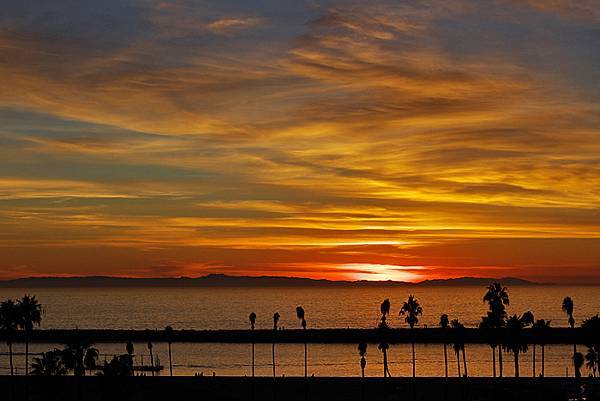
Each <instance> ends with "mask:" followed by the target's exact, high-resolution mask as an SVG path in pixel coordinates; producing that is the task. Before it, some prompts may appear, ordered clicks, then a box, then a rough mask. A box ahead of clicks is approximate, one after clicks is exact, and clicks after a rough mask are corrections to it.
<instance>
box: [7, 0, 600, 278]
mask: <svg viewBox="0 0 600 401" xmlns="http://www.w3.org/2000/svg"><path fill="white" fill-rule="evenodd" d="M0 77H1V84H0V279H4V278H13V277H22V276H32V275H92V274H94V275H95V274H103V275H123V276H179V275H186V276H197V275H203V274H207V273H215V272H219V273H228V274H244V275H246V274H247V275H263V274H266V275H288V276H304V277H318V278H329V279H375V280H379V279H396V280H411V281H414V280H423V279H427V278H439V277H458V276H486V277H488V276H494V277H502V276H517V277H523V278H528V279H533V280H538V281H551V282H573V283H583V282H584V283H590V282H599V283H600V3H599V2H598V1H597V0H579V1H567V0H478V1H462V0H429V1H398V0H395V1H371V2H359V1H317V0H270V1H269V0H265V1H248V0H237V1H233V0H219V1H202V0H196V1H192V0H178V1H159V0H156V1H155V0H144V1H142V0H140V1H129V2H127V1H116V0H103V1H95V0H70V1H67V0H60V1H59V0H56V1H47V0H37V1H33V0H32V1H22V0H4V1H3V2H2V12H1V13H0Z"/></svg>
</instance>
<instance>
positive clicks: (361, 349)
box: [358, 341, 367, 401]
mask: <svg viewBox="0 0 600 401" xmlns="http://www.w3.org/2000/svg"><path fill="white" fill-rule="evenodd" d="M358 355H360V370H361V377H362V380H361V382H360V393H361V399H362V400H363V401H364V399H365V368H366V367H367V358H366V355H367V343H366V342H364V341H361V342H360V343H358Z"/></svg>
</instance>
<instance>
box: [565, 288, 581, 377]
mask: <svg viewBox="0 0 600 401" xmlns="http://www.w3.org/2000/svg"><path fill="white" fill-rule="evenodd" d="M573 309H574V304H573V299H572V298H571V297H565V298H564V299H563V301H562V310H563V312H565V313H566V314H567V316H568V317H569V320H568V322H569V326H570V327H571V328H572V329H574V328H575V318H574V317H573ZM576 353H577V343H576V342H573V363H575V354H576ZM576 369H577V368H576Z"/></svg>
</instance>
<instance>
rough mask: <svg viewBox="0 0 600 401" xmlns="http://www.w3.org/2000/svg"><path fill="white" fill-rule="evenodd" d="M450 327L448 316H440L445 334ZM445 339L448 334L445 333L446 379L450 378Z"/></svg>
mask: <svg viewBox="0 0 600 401" xmlns="http://www.w3.org/2000/svg"><path fill="white" fill-rule="evenodd" d="M449 326H450V322H449V320H448V315H446V314H445V313H444V314H443V315H442V316H440V327H441V328H442V330H444V332H445V331H446V330H447V329H448V327H449ZM445 337H446V333H444V372H445V375H446V377H448V348H447V344H446V338H445Z"/></svg>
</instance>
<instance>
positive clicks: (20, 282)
mask: <svg viewBox="0 0 600 401" xmlns="http://www.w3.org/2000/svg"><path fill="white" fill-rule="evenodd" d="M494 281H499V282H501V283H502V284H503V285H507V286H517V285H536V284H537V283H534V282H532V281H527V280H523V279H520V278H514V277H504V278H480V277H461V278H453V279H436V280H425V281H421V282H419V283H409V282H404V281H391V280H388V281H368V280H360V281H333V280H325V279H321V280H316V279H310V278H301V277H277V276H260V277H251V276H229V275H226V274H209V275H207V276H201V277H194V278H191V277H165V278H162V277H159V278H129V277H110V276H82V277H27V278H20V279H15V280H6V281H0V287H4V288H7V287H12V288H18V287H20V288H47V287H72V288H91V287H386V286H486V285H488V284H490V283H491V282H494Z"/></svg>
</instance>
